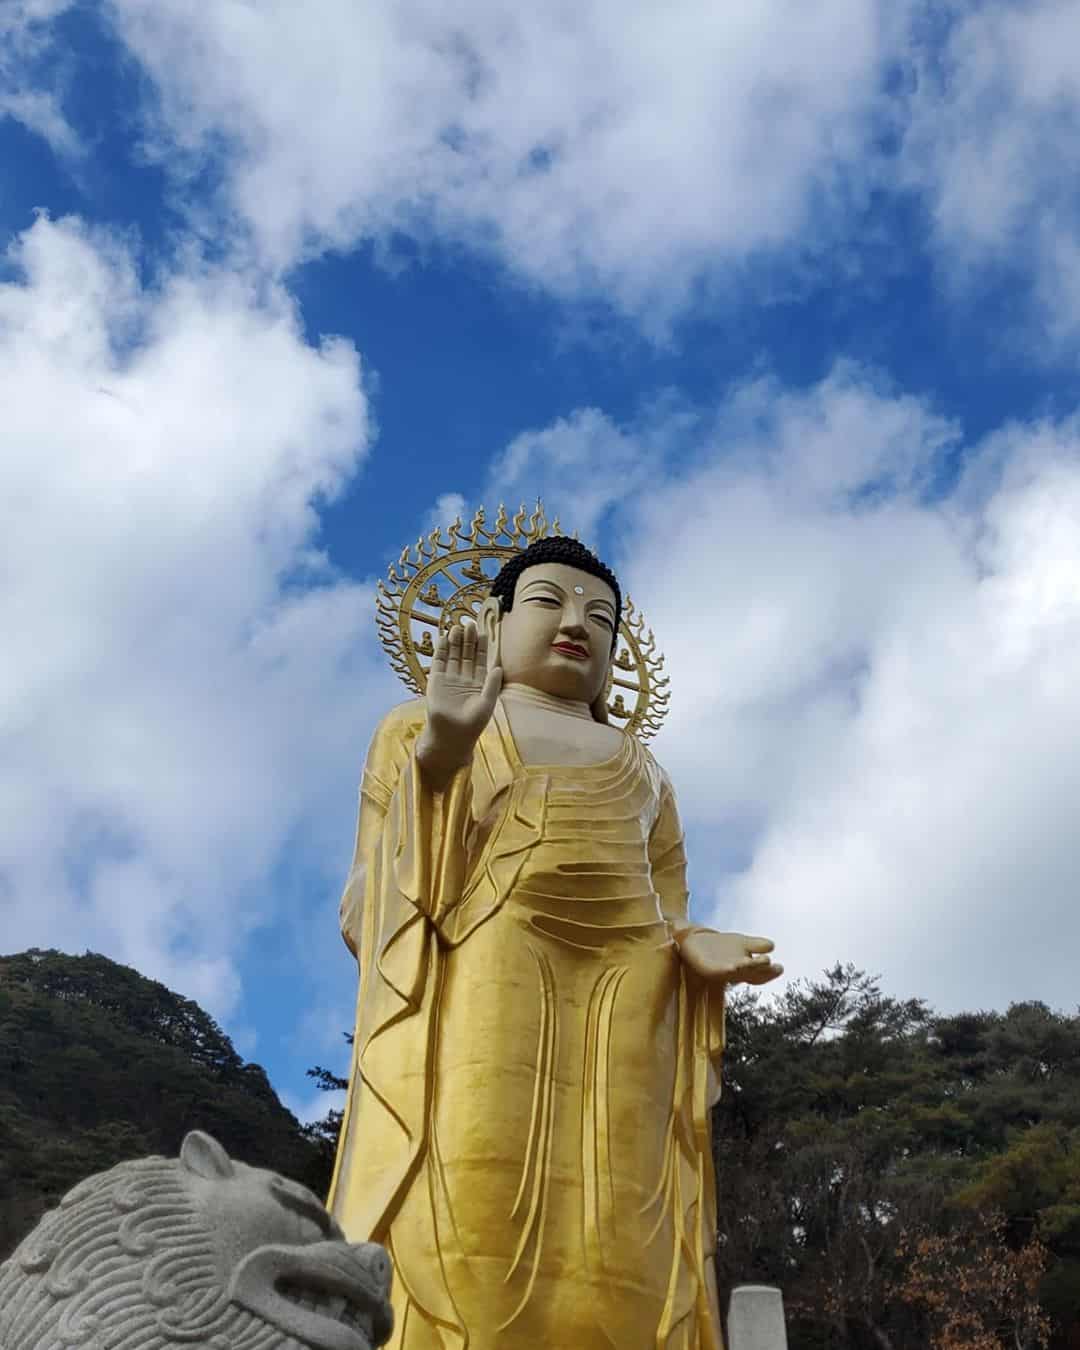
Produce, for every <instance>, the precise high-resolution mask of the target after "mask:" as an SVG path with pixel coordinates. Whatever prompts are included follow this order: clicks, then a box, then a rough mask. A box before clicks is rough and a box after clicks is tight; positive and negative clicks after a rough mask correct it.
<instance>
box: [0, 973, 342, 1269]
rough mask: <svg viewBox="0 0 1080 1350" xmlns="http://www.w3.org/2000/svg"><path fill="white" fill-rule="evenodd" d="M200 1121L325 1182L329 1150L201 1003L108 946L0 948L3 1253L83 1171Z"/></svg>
mask: <svg viewBox="0 0 1080 1350" xmlns="http://www.w3.org/2000/svg"><path fill="white" fill-rule="evenodd" d="M196 1128H198V1129H204V1130H208V1131H209V1132H210V1133H211V1134H213V1135H214V1136H215V1137H216V1138H217V1139H219V1140H220V1141H221V1143H222V1144H223V1145H224V1146H225V1147H226V1148H227V1149H228V1151H229V1152H230V1153H232V1154H234V1155H235V1156H236V1157H238V1158H241V1159H242V1160H243V1161H244V1162H248V1163H252V1164H257V1165H260V1166H264V1167H272V1168H274V1169H275V1170H277V1171H279V1172H283V1173H285V1174H287V1175H289V1176H292V1177H294V1178H296V1179H297V1180H300V1181H303V1182H304V1183H305V1184H307V1185H309V1186H311V1187H312V1189H314V1190H316V1191H317V1192H319V1193H320V1194H323V1193H325V1189H326V1185H327V1181H328V1172H327V1167H326V1153H325V1149H320V1148H319V1147H318V1145H317V1144H315V1143H314V1142H311V1141H309V1140H308V1139H307V1138H305V1136H304V1134H303V1132H302V1131H301V1128H300V1126H299V1124H298V1123H297V1121H296V1119H295V1118H294V1117H293V1116H292V1115H291V1114H290V1113H289V1112H288V1111H286V1110H285V1108H284V1107H283V1106H282V1105H281V1103H280V1102H279V1101H278V1099H277V1097H276V1095H275V1094H274V1091H273V1089H272V1088H271V1086H270V1084H269V1082H268V1081H267V1078H266V1075H265V1073H264V1072H263V1070H262V1069H261V1068H260V1067H259V1066H258V1065H257V1064H245V1063H244V1062H243V1061H242V1060H241V1058H240V1057H239V1055H237V1053H236V1051H235V1050H234V1049H233V1047H232V1045H231V1044H230V1042H229V1040H228V1038H227V1037H226V1036H225V1035H224V1033H223V1032H222V1031H221V1029H220V1028H219V1027H218V1026H217V1025H216V1024H215V1023H214V1021H213V1020H212V1019H211V1018H210V1017H208V1016H207V1014H206V1013H205V1012H203V1010H202V1009H201V1008H200V1007H199V1006H198V1005H197V1004H195V1003H192V1002H191V1001H190V1000H188V999H184V998H180V997H179V996H178V995H177V994H174V993H171V992H170V991H169V990H168V989H166V988H165V987H164V985H161V984H157V983H155V982H154V981H152V980H148V979H145V978H144V977H143V976H142V975H140V974H138V972H137V971H134V970H131V969H129V968H128V967H127V966H121V965H117V964H116V963H115V962H113V961H109V960H107V959H106V958H105V957H103V956H94V955H87V956H65V955H62V954H61V953H59V952H55V951H28V952H23V953H20V954H19V955H16V956H4V957H0V1260H2V1259H3V1258H4V1257H5V1256H6V1255H7V1254H8V1253H9V1252H10V1251H11V1249H12V1248H13V1247H14V1246H15V1245H16V1243H17V1242H18V1241H19V1240H20V1239H21V1238H22V1237H23V1236H24V1235H25V1234H26V1233H27V1232H28V1231H29V1229H30V1228H32V1227H33V1225H34V1224H35V1223H36V1222H37V1220H38V1219H39V1218H40V1216H41V1215H42V1214H43V1213H44V1211H45V1210H46V1209H47V1208H48V1207H49V1206H51V1205H53V1204H55V1203H56V1201H57V1200H58V1199H59V1198H60V1196H61V1195H63V1193H64V1192H65V1191H66V1190H67V1189H69V1187H71V1186H72V1185H74V1184H75V1182H77V1181H79V1180H81V1179H82V1178H83V1177H85V1176H88V1175H90V1174H91V1173H93V1172H99V1171H101V1170H102V1169H104V1168H107V1167H111V1166H112V1165H113V1164H114V1163H117V1162H120V1161H122V1160H123V1159H125V1158H132V1157H137V1156H139V1155H140V1154H148V1153H161V1154H165V1155H175V1154H176V1153H177V1152H178V1150H179V1147H180V1142H181V1140H182V1139H183V1137H184V1135H185V1134H186V1133H187V1131H188V1130H191V1129H196Z"/></svg>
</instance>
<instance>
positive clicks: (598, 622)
mask: <svg viewBox="0 0 1080 1350" xmlns="http://www.w3.org/2000/svg"><path fill="white" fill-rule="evenodd" d="M621 613H622V596H621V594H620V591H619V583H618V582H617V581H616V580H615V575H614V573H613V572H612V571H611V569H610V568H609V567H607V566H605V564H604V563H602V562H601V561H600V559H599V558H598V557H596V555H595V554H594V553H591V552H590V551H589V550H588V549H587V548H586V547H585V546H584V544H581V543H579V542H578V541H577V540H576V539H567V538H564V537H563V536H561V535H555V536H552V537H551V538H548V539H538V540H537V541H536V542H535V543H534V544H530V545H529V547H528V548H527V549H523V550H522V551H521V552H520V553H518V554H516V555H515V556H514V557H513V558H511V559H510V561H509V562H508V563H506V565H505V566H504V567H503V569H502V571H501V572H500V573H499V575H498V576H497V577H496V578H495V580H494V581H493V582H492V584H491V593H490V596H489V598H488V599H487V600H486V601H485V603H484V606H483V609H482V610H481V612H480V626H481V628H482V629H483V631H484V632H485V633H486V634H487V637H488V641H489V643H490V645H491V650H492V651H494V652H497V653H498V661H499V664H500V665H501V666H502V669H503V684H504V685H513V684H525V685H529V686H531V687H532V688H534V689H538V690H540V691H541V692H543V693H545V694H552V695H554V696H555V697H557V698H565V699H572V700H575V701H579V702H583V703H587V704H589V706H590V707H591V708H592V710H593V716H594V717H596V718H597V720H598V721H606V720H607V717H606V707H605V703H604V696H603V695H604V687H605V685H606V683H607V676H608V668H609V666H610V664H611V657H612V653H613V652H614V650H615V641H616V638H617V636H618V631H619V619H620V617H621Z"/></svg>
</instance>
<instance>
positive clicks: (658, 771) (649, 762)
mask: <svg viewBox="0 0 1080 1350" xmlns="http://www.w3.org/2000/svg"><path fill="white" fill-rule="evenodd" d="M625 734H626V735H629V732H627V733H625ZM638 744H639V746H640V748H641V757H642V759H643V761H644V763H645V765H646V766H647V770H648V773H649V776H650V777H651V778H652V781H653V782H654V783H655V785H656V792H657V796H658V797H664V796H674V795H675V790H674V788H673V787H672V785H671V778H670V777H669V776H668V771H667V769H665V768H664V766H663V765H662V764H661V763H660V761H659V760H658V759H657V758H656V756H655V755H654V754H653V752H652V751H651V750H650V749H649V747H648V746H647V745H642V744H641V742H640V741H639V742H638Z"/></svg>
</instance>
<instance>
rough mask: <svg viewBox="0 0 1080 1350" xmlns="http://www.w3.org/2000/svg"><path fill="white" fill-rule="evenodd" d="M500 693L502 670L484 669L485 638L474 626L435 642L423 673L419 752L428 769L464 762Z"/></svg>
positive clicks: (459, 627)
mask: <svg viewBox="0 0 1080 1350" xmlns="http://www.w3.org/2000/svg"><path fill="white" fill-rule="evenodd" d="M501 688H502V667H501V666H497V665H492V666H491V668H490V669H489V668H488V643H487V638H486V637H485V636H484V634H483V633H481V632H479V631H478V630H477V628H476V626H475V625H474V624H469V625H467V626H463V625H462V624H454V626H453V628H451V629H450V631H449V633H444V634H443V635H442V637H440V638H439V640H438V642H437V643H436V646H435V656H434V659H433V660H432V662H431V669H430V670H429V671H428V677H427V691H426V701H427V713H428V716H427V726H426V727H425V729H424V733H423V735H422V744H421V747H420V748H421V750H422V751H423V752H424V755H423V757H424V758H425V759H426V760H427V761H428V763H429V764H430V765H431V767H432V768H441V767H442V766H444V765H445V766H447V767H453V768H456V767H460V765H461V764H464V763H465V762H466V761H467V760H468V758H469V756H470V755H471V754H472V752H473V747H474V746H475V745H476V742H477V741H478V740H479V739H480V733H481V732H482V731H483V730H484V728H485V727H486V726H487V724H488V722H489V721H490V720H491V714H492V713H493V712H494V711H495V704H496V701H497V700H498V697H499V690H500V689H501ZM437 776H438V777H442V774H441V773H437Z"/></svg>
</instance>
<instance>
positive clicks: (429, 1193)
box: [327, 702, 723, 1350]
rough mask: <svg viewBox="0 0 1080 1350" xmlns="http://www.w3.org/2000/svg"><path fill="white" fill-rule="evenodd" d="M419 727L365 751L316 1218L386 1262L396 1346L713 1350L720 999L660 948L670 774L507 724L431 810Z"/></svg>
mask: <svg viewBox="0 0 1080 1350" xmlns="http://www.w3.org/2000/svg"><path fill="white" fill-rule="evenodd" d="M423 717H424V712H423V704H422V703H420V702H417V703H413V704H406V705H403V706H402V707H401V708H399V709H395V710H394V711H393V712H392V713H391V714H390V715H389V716H388V718H386V719H385V720H384V722H383V723H382V724H381V726H380V728H379V730H378V731H377V733H376V736H375V739H374V741H373V743H372V747H371V750H370V752H369V755H368V761H367V765H366V767H365V774H364V783H363V787H362V802H361V812H360V824H359V827H358V834H357V847H356V858H355V860H354V867H353V872H352V873H351V875H350V879H349V883H348V884H347V886H346V890H345V895H344V897H343V901H342V927H343V933H344V934H345V937H346V941H347V942H348V943H349V945H350V946H351V947H352V948H353V950H354V951H356V953H357V959H358V962H359V968H360V995H359V998H358V1002H357V1015H356V1031H355V1041H354V1055H353V1067H352V1073H351V1076H350V1088H349V1093H348V1100H347V1103H346V1110H345V1117H344V1121H343V1125H342V1133H341V1141H340V1144H339V1149H338V1156H337V1160H336V1165H335V1171H334V1178H333V1182H332V1186H331V1191H330V1196H329V1199H328V1202H327V1203H328V1207H329V1208H330V1210H331V1211H332V1212H333V1213H334V1214H335V1216H336V1217H337V1218H338V1220H339V1221H340V1222H341V1223H342V1226H343V1227H344V1229H345V1232H346V1234H347V1235H348V1237H349V1238H350V1239H352V1240H361V1239H372V1240H375V1241H380V1242H384V1243H385V1244H386V1245H387V1246H388V1248H389V1249H390V1251H391V1255H392V1257H393V1259H394V1264H395V1296H394V1302H395V1308H396V1311H397V1314H398V1321H397V1326H396V1328H395V1332H394V1337H393V1339H392V1341H391V1346H392V1347H395V1350H397V1348H398V1347H400V1350H427V1347H432V1348H438V1350H442V1348H443V1347H450V1346H454V1347H459V1346H460V1347H464V1346H470V1347H472V1350H489V1347H491V1348H492V1350H494V1347H495V1346H496V1345H498V1347H500V1350H515V1347H518V1346H521V1347H524V1346H525V1345H530V1346H531V1345H532V1344H533V1343H534V1340H535V1338H536V1336H537V1335H544V1334H547V1335H548V1336H549V1338H550V1337H551V1336H554V1337H555V1340H554V1341H553V1342H552V1343H556V1344H558V1343H565V1344H570V1343H571V1342H572V1343H573V1344H574V1345H575V1346H577V1347H580V1350H591V1347H593V1346H596V1347H598V1348H599V1347H606V1346H609V1345H617V1346H618V1347H619V1350H632V1346H634V1345H640V1346H641V1347H642V1350H645V1347H646V1346H648V1347H649V1350H652V1347H656V1350H721V1339H720V1331H719V1319H718V1313H717V1307H716V1289H715V1282H714V1275H713V1260H712V1253H713V1249H714V1245H715V1227H716V1212H715V1182H714V1175H713V1167H712V1155H711V1143H710V1133H709V1108H710V1107H711V1105H712V1102H713V1100H714V1098H715V1095H716V1092H717V1084H718V1082H719V1057H720V1053H721V1050H722V1045H723V996H722V991H720V990H718V989H712V988H709V987H708V986H706V985H705V983H704V982H702V981H700V980H699V979H697V977H695V976H693V975H692V973H691V972H689V971H688V970H687V969H686V968H685V966H683V965H682V963H681V962H679V960H678V957H677V955H676V953H675V949H674V946H673V943H672V941H671V936H670V929H669V927H668V924H667V920H668V919H682V918H685V915H686V889H685V855H684V853H683V850H682V835H681V829H680V828H679V824H678V817H677V814H676V812H675V809H674V801H673V797H672V794H671V790H670V784H668V782H667V780H666V778H665V776H664V775H663V774H662V773H661V771H660V770H659V769H658V768H657V766H656V765H655V762H654V761H653V760H652V758H651V756H649V755H648V753H647V752H646V751H645V750H644V749H643V748H642V747H641V746H640V745H639V744H638V743H637V742H633V741H631V740H630V739H629V738H627V742H626V743H625V744H624V747H623V749H622V751H621V752H620V754H619V755H618V756H616V757H615V758H614V759H613V760H612V761H608V762H606V763H605V764H602V765H590V766H587V767H585V768H576V769H575V768H567V769H557V768H552V767H541V766H538V767H536V768H529V767H526V766H524V765H522V764H521V762H520V759H519V758H518V756H517V752H516V748H515V747H514V745H513V740H512V737H511V736H510V733H509V727H508V724H507V722H506V719H505V715H503V714H502V711H501V709H500V710H499V713H498V714H497V716H496V718H494V719H493V721H492V724H491V725H490V726H489V728H488V729H487V730H486V731H485V733H484V735H483V736H482V738H481V741H480V743H479V745H478V746H477V749H476V753H475V755H474V759H473V763H472V765H471V766H470V767H469V768H468V769H465V770H463V771H462V772H460V773H459V774H458V775H457V776H456V777H455V778H454V779H453V780H452V782H451V783H450V785H449V786H448V788H447V790H446V791H445V792H444V793H441V794H436V793H432V792H430V791H429V790H428V789H427V787H426V785H425V783H424V781H423V778H422V775H421V774H420V773H419V771H418V768H417V765H416V762H415V740H416V736H417V733H418V732H419V729H420V727H421V726H422V725H423ZM635 1019H636V1020H635ZM620 1328H621V1330H620ZM560 1335H561V1336H562V1337H564V1339H563V1340H560V1339H559V1337H560ZM628 1335H629V1336H630V1337H631V1339H630V1340H627V1339H626V1338H627V1336H628ZM567 1337H568V1338H567Z"/></svg>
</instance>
